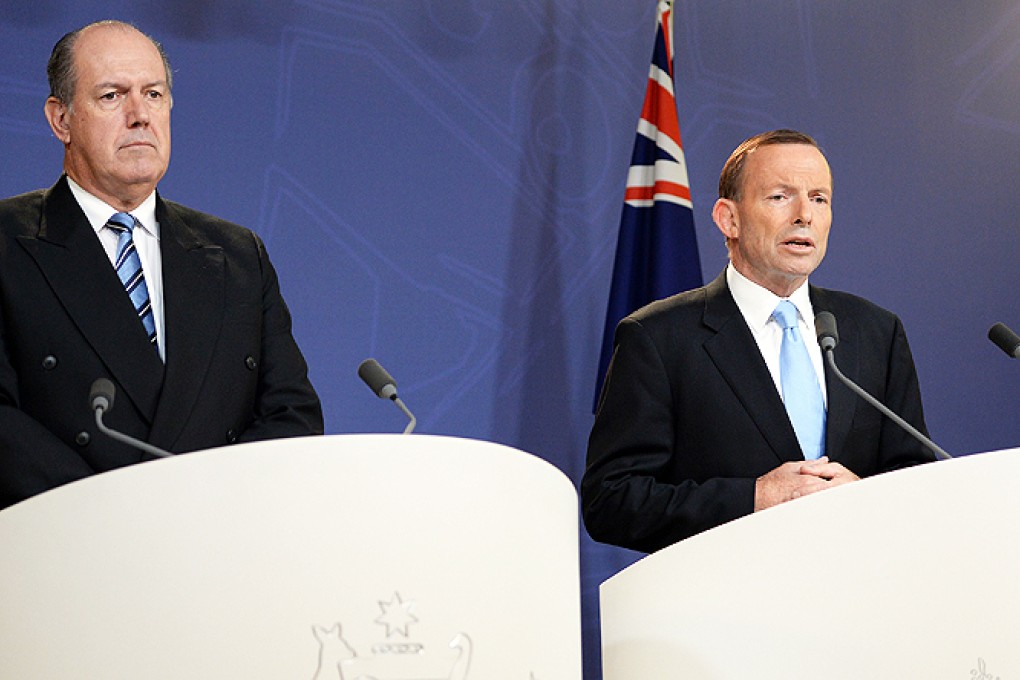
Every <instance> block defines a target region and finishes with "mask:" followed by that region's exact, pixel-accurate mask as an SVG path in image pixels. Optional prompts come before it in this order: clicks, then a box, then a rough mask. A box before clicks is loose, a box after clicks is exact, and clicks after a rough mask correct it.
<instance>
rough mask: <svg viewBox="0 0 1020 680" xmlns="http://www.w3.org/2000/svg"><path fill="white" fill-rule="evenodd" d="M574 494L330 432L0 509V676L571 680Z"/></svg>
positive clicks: (421, 439) (484, 463) (479, 451)
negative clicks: (326, 435) (0, 510)
mask: <svg viewBox="0 0 1020 680" xmlns="http://www.w3.org/2000/svg"><path fill="white" fill-rule="evenodd" d="M580 631H581V625H580V588H579V572H578V544H577V496H576V493H575V491H574V487H573V485H572V484H571V483H570V481H569V480H568V479H567V478H566V477H565V476H564V475H563V474H562V473H560V472H559V471H558V470H556V469H555V468H554V467H553V466H551V465H549V464H548V463H546V462H545V461H542V460H540V459H538V458H536V457H534V456H531V455H528V454H525V453H523V452H521V451H517V450H514V449H511V448H508V447H505V446H500V445H498V444H491V443H484V442H479V441H472V440H465V439H456V438H449V437H431V436H419V435H414V436H406V437H405V436H401V435H347V436H331V437H314V438H302V439H289V440H279V441H273V442H262V443H258V444H248V445H243V446H236V447H228V448H223V449H216V450H212V451H204V452H199V453H192V454H188V455H184V456H179V457H175V458H170V459H165V460H158V461H153V462H149V463H144V464H141V465H137V466H133V467H128V468H124V469H121V470H117V471H114V472H110V473H106V474H103V475H99V476H97V477H94V478H91V479H87V480H83V481H81V482H76V483H74V484H70V485H67V486H65V487H61V488H59V489H56V490H54V491H50V492H48V493H46V494H43V495H41V496H38V497H36V498H32V499H29V500H28V501H25V502H23V503H20V504H18V505H15V506H13V507H11V508H8V509H7V510H4V511H3V512H0V677H2V678H17V679H18V680H37V679H38V680H43V679H45V680H51V679H53V678H103V679H104V680H110V679H120V678H125V679H127V678H132V679H133V678H146V679H149V680H159V679H162V678H167V679H171V678H172V679H174V680H179V679H180V678H188V679H189V680H199V679H205V678H210V679H212V678H215V679H216V680H225V679H228V678H243V679H245V680H258V679H261V678H265V679H266V680H280V679H281V678H303V679H305V680H353V679H355V678H366V679H367V678H372V679H376V680H430V679H439V678H442V679H453V680H476V679H481V680H494V679H503V678H505V679H507V680H543V679H549V680H551V679H554V678H555V679H557V680H559V679H561V678H567V679H572V680H579V679H580V677H581V632H580Z"/></svg>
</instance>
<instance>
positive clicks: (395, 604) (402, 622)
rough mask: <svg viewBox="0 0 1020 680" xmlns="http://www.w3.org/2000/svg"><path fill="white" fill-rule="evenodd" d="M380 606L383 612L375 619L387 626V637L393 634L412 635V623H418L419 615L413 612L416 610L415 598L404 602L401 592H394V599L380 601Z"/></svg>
mask: <svg viewBox="0 0 1020 680" xmlns="http://www.w3.org/2000/svg"><path fill="white" fill-rule="evenodd" d="M379 608H380V609H382V614H380V615H379V617H378V618H377V619H376V620H375V622H376V623H378V624H380V625H383V626H386V637H392V636H393V635H398V634H399V635H403V636H404V637H408V636H410V634H411V633H410V631H409V630H408V629H409V628H410V627H411V624H412V623H418V617H416V616H415V615H414V614H412V613H411V612H412V611H413V610H414V600H410V601H408V602H404V601H403V600H401V599H400V593H397V592H394V593H393V599H391V600H390V601H389V602H383V601H381V600H380V601H379Z"/></svg>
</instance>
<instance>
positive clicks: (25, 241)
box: [21, 178, 163, 421]
mask: <svg viewBox="0 0 1020 680" xmlns="http://www.w3.org/2000/svg"><path fill="white" fill-rule="evenodd" d="M21 244H22V246H23V247H24V248H25V249H26V250H27V251H28V252H29V254H30V255H31V256H32V257H33V258H34V259H35V262H36V265H37V266H38V267H39V269H40V270H41V271H42V273H43V276H44V277H45V278H46V281H47V282H48V283H49V285H50V288H51V289H52V291H53V294H54V295H55V296H56V298H57V300H58V301H59V303H60V304H61V305H62V306H63V308H64V310H65V311H66V312H67V314H68V316H70V317H71V319H72V320H73V321H74V323H75V325H76V326H77V327H78V329H79V330H80V331H81V334H82V335H83V336H84V338H85V341H86V342H87V343H88V344H89V345H90V346H91V347H92V350H93V351H94V352H95V353H96V354H97V355H98V356H99V358H100V359H101V360H102V362H103V363H104V364H105V365H106V367H107V369H108V370H109V372H110V375H111V376H112V377H113V379H114V380H115V381H116V382H117V384H118V385H119V386H120V391H121V392H122V394H121V395H120V396H121V398H124V397H127V398H128V399H130V400H131V401H132V402H133V403H134V404H135V406H136V407H137V409H138V411H139V412H140V413H141V415H142V417H143V418H144V419H146V420H147V421H151V419H152V417H153V414H154V412H155V410H156V402H157V400H158V398H159V393H160V389H161V385H162V379H163V364H162V362H161V361H160V360H159V356H158V355H157V353H156V352H155V351H154V350H153V348H152V346H151V345H150V344H149V340H148V338H147V337H146V334H145V330H144V329H143V328H142V324H141V323H139V321H138V315H137V313H136V312H135V308H134V306H133V305H132V304H131V300H130V299H129V298H128V296H127V295H126V294H125V293H124V288H123V286H122V285H121V283H120V279H118V278H117V273H116V272H115V271H114V269H113V266H112V265H111V264H110V259H109V258H108V257H107V255H106V251H105V250H103V246H102V244H101V243H100V242H99V239H98V238H96V234H95V231H93V229H92V226H91V225H90V224H89V222H88V219H87V218H86V217H85V214H84V213H83V212H82V210H81V208H80V207H79V206H78V202H77V201H76V200H75V199H74V195H73V194H72V193H71V190H70V188H69V187H68V186H67V180H66V179H64V178H61V179H60V181H58V182H57V184H56V185H54V186H53V187H52V188H51V189H50V190H49V191H47V192H46V194H45V196H44V198H43V211H42V222H41V223H40V227H39V233H38V235H37V237H36V238H29V237H24V238H21ZM99 377H102V376H98V375H97V376H96V378H99Z"/></svg>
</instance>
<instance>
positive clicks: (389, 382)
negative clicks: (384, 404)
mask: <svg viewBox="0 0 1020 680" xmlns="http://www.w3.org/2000/svg"><path fill="white" fill-rule="evenodd" d="M358 376H359V377H360V378H361V379H362V380H364V381H365V384H366V385H368V387H369V389H370V390H372V391H373V392H375V395H376V396H377V397H379V398H380V399H389V400H390V401H392V402H393V403H394V404H396V405H397V407H398V408H399V409H400V410H401V411H403V412H404V415H405V416H407V419H408V423H407V427H405V428H404V434H411V433H412V432H414V427H415V425H417V424H418V419H417V418H415V417H414V414H413V413H411V411H410V410H409V409H408V408H407V406H405V405H404V402H403V401H401V400H400V397H398V396H397V381H396V380H394V379H393V376H391V375H390V374H389V373H388V372H387V371H386V369H385V368H383V367H382V366H381V365H380V364H379V362H378V361H376V360H375V359H365V360H364V361H362V362H361V365H360V366H358Z"/></svg>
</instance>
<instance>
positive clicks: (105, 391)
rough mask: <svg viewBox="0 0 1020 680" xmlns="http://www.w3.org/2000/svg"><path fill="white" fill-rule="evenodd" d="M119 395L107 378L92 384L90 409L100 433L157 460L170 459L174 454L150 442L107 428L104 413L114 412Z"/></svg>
mask: <svg viewBox="0 0 1020 680" xmlns="http://www.w3.org/2000/svg"><path fill="white" fill-rule="evenodd" d="M116 393H117V388H116V387H114V385H113V383H112V382H111V381H109V380H107V379H106V378H99V379H97V380H96V381H95V382H93V383H92V387H91V389H89V407H90V408H92V410H93V411H95V412H96V427H98V428H99V431H100V432H102V433H103V434H105V435H106V436H107V437H110V438H112V439H116V440H117V441H119V442H122V443H124V444H127V445H128V446H133V447H135V448H136V449H141V450H142V451H145V452H146V453H150V454H152V455H153V456H156V457H157V458H170V457H171V456H173V455H174V454H172V453H170V452H169V451H164V450H163V449H161V448H158V447H156V446H153V445H152V444H150V443H148V442H143V441H142V440H141V439H135V438H134V437H132V436H130V435H126V434H124V433H123V432H118V431H117V430H113V429H111V428H109V427H107V426H106V424H105V423H104V422H103V413H105V412H106V411H112V410H113V397H114V395H115V394H116Z"/></svg>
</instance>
